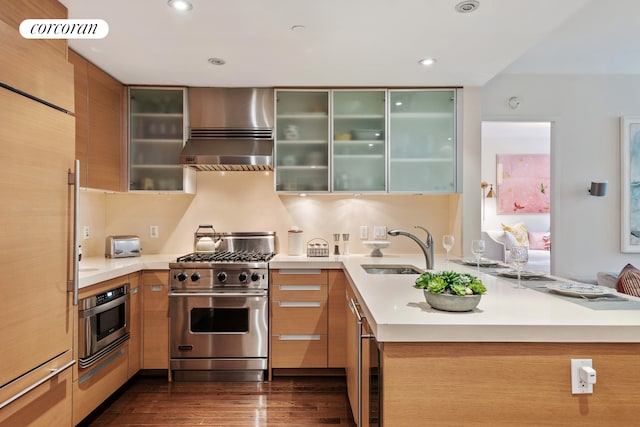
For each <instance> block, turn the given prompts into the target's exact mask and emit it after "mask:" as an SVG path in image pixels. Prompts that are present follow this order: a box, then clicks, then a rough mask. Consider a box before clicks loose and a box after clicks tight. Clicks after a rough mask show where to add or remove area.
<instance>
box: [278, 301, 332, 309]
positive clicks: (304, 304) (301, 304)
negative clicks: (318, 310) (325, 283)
mask: <svg viewBox="0 0 640 427" xmlns="http://www.w3.org/2000/svg"><path fill="white" fill-rule="evenodd" d="M278 305H279V306H280V307H283V308H287V307H288V308H291V307H293V308H295V307H321V306H322V303H321V302H320V301H278Z"/></svg>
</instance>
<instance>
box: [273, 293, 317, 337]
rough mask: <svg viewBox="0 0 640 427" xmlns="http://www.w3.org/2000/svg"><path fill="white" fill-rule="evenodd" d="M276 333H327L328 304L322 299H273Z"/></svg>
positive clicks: (274, 331)
mask: <svg viewBox="0 0 640 427" xmlns="http://www.w3.org/2000/svg"><path fill="white" fill-rule="evenodd" d="M271 316H272V317H271V330H272V332H273V333H274V334H326V333H327V304H326V302H320V301H272V302H271Z"/></svg>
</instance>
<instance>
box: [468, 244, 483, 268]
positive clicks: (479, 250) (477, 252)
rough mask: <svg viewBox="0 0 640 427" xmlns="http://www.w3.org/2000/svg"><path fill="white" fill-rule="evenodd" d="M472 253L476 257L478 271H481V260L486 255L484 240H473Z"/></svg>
mask: <svg viewBox="0 0 640 427" xmlns="http://www.w3.org/2000/svg"><path fill="white" fill-rule="evenodd" d="M471 253H472V254H473V256H475V257H476V263H477V265H478V271H480V258H481V257H482V254H483V253H484V240H472V241H471Z"/></svg>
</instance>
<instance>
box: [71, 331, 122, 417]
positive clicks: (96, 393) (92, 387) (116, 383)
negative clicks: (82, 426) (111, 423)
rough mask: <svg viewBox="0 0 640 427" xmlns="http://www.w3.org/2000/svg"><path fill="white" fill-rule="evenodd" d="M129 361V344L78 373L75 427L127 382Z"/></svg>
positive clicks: (75, 385)
mask: <svg viewBox="0 0 640 427" xmlns="http://www.w3.org/2000/svg"><path fill="white" fill-rule="evenodd" d="M128 360H129V344H128V343H125V344H124V345H122V346H121V347H119V348H117V349H116V350H114V351H113V352H112V353H111V354H109V355H107V356H106V357H105V358H104V359H102V360H101V361H100V362H98V363H96V364H95V365H93V366H91V367H89V368H86V369H81V370H79V371H78V375H79V376H78V381H76V382H74V390H73V425H76V424H78V423H79V422H80V421H82V419H84V418H85V417H86V416H87V415H89V414H90V413H91V411H93V410H94V409H96V408H97V407H98V406H99V405H100V404H101V403H102V402H104V401H105V400H106V399H107V398H108V397H109V396H111V395H112V394H113V393H114V392H115V391H116V390H117V389H118V388H120V387H121V386H122V385H123V384H124V383H125V382H127V379H128V376H127V362H128Z"/></svg>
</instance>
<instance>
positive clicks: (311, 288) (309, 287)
mask: <svg viewBox="0 0 640 427" xmlns="http://www.w3.org/2000/svg"><path fill="white" fill-rule="evenodd" d="M278 289H280V290H281V291H320V290H322V285H278Z"/></svg>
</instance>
